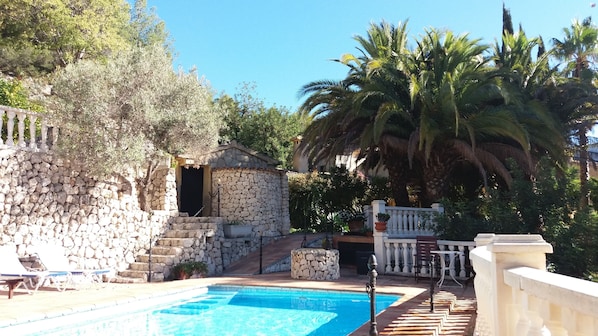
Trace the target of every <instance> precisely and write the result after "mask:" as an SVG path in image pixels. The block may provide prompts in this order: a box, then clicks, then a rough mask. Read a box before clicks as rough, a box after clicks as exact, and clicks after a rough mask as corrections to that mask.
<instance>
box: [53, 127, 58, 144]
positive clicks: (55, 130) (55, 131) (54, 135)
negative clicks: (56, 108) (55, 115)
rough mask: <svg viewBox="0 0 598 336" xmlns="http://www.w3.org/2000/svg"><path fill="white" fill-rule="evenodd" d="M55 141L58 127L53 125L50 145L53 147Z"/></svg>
mask: <svg viewBox="0 0 598 336" xmlns="http://www.w3.org/2000/svg"><path fill="white" fill-rule="evenodd" d="M56 141H58V127H56V126H53V127H52V147H54V145H55V144H56Z"/></svg>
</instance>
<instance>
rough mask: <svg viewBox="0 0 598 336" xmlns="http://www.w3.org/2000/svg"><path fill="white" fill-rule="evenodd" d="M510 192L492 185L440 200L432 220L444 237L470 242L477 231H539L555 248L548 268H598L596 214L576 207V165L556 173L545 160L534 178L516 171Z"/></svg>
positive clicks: (581, 272) (586, 271) (582, 272)
mask: <svg viewBox="0 0 598 336" xmlns="http://www.w3.org/2000/svg"><path fill="white" fill-rule="evenodd" d="M514 175H515V179H514V181H513V184H512V186H511V189H510V190H499V189H498V188H495V189H491V190H490V191H489V192H488V193H487V195H485V196H482V197H479V198H476V199H473V200H472V199H467V198H458V199H453V200H448V199H444V200H443V201H442V204H443V206H444V210H445V211H444V214H442V215H439V216H438V218H437V227H436V232H437V234H438V235H439V236H440V237H442V238H443V239H455V240H471V239H473V238H474V237H475V236H476V235H477V234H478V233H481V232H492V233H515V234H516V233H519V234H521V233H539V234H541V235H542V236H543V237H544V239H545V240H546V241H547V242H548V243H550V244H551V245H552V246H553V248H554V253H552V254H548V255H547V259H548V261H549V266H550V267H549V269H550V270H553V271H556V272H559V273H561V274H565V275H570V276H574V277H582V278H588V277H589V275H590V274H592V273H595V272H596V271H597V270H598V242H597V240H596V237H597V234H598V214H597V213H596V211H595V210H594V209H591V208H586V209H578V206H577V205H578V204H577V203H578V200H579V196H580V191H579V181H578V180H577V172H576V171H575V169H568V170H566V171H564V172H563V171H557V170H556V169H554V168H550V165H549V164H547V163H546V162H545V161H544V160H541V161H540V162H539V163H538V172H537V175H536V178H535V181H531V180H530V179H529V178H526V177H525V176H523V174H521V172H519V171H515V172H514Z"/></svg>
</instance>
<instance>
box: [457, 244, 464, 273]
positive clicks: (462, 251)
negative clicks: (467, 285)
mask: <svg viewBox="0 0 598 336" xmlns="http://www.w3.org/2000/svg"><path fill="white" fill-rule="evenodd" d="M458 248H459V252H461V254H459V267H460V269H459V277H461V278H465V246H464V245H459V246H458Z"/></svg>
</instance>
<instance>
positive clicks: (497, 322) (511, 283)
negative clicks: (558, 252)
mask: <svg viewBox="0 0 598 336" xmlns="http://www.w3.org/2000/svg"><path fill="white" fill-rule="evenodd" d="M476 243H477V245H478V247H476V248H475V249H473V250H472V252H471V254H470V257H471V261H472V265H473V267H474V270H475V272H476V277H475V292H476V298H477V303H478V315H477V320H476V335H480V336H489V335H492V336H524V335H596V334H598V308H597V307H598V296H597V295H596V293H598V284H597V283H594V282H590V281H585V280H581V279H576V278H572V277H568V276H564V275H561V274H556V273H550V272H547V271H546V253H552V246H551V245H550V244H548V243H546V242H545V241H544V239H543V238H542V237H541V236H540V235H494V234H479V235H478V236H477V237H476Z"/></svg>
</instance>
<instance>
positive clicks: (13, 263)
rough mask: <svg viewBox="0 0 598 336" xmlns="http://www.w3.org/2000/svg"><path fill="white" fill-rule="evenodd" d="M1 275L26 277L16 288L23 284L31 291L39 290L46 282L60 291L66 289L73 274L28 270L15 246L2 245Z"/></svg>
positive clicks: (0, 248)
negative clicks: (20, 259)
mask: <svg viewBox="0 0 598 336" xmlns="http://www.w3.org/2000/svg"><path fill="white" fill-rule="evenodd" d="M0 276H6V277H22V278H24V279H25V281H23V282H21V283H19V284H18V285H17V286H16V287H15V288H18V287H19V286H21V285H23V286H25V289H26V290H27V291H28V292H29V293H32V291H33V292H35V291H37V290H38V288H39V287H41V286H43V285H44V284H45V283H46V282H48V284H49V285H54V287H55V288H56V289H58V290H59V291H64V290H65V289H66V288H67V286H68V284H69V283H70V278H71V274H70V273H69V272H67V271H60V272H50V271H33V270H28V269H27V268H25V266H23V264H21V262H20V261H19V255H18V254H17V252H16V251H15V248H14V247H13V246H0ZM15 288H13V289H15Z"/></svg>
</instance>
